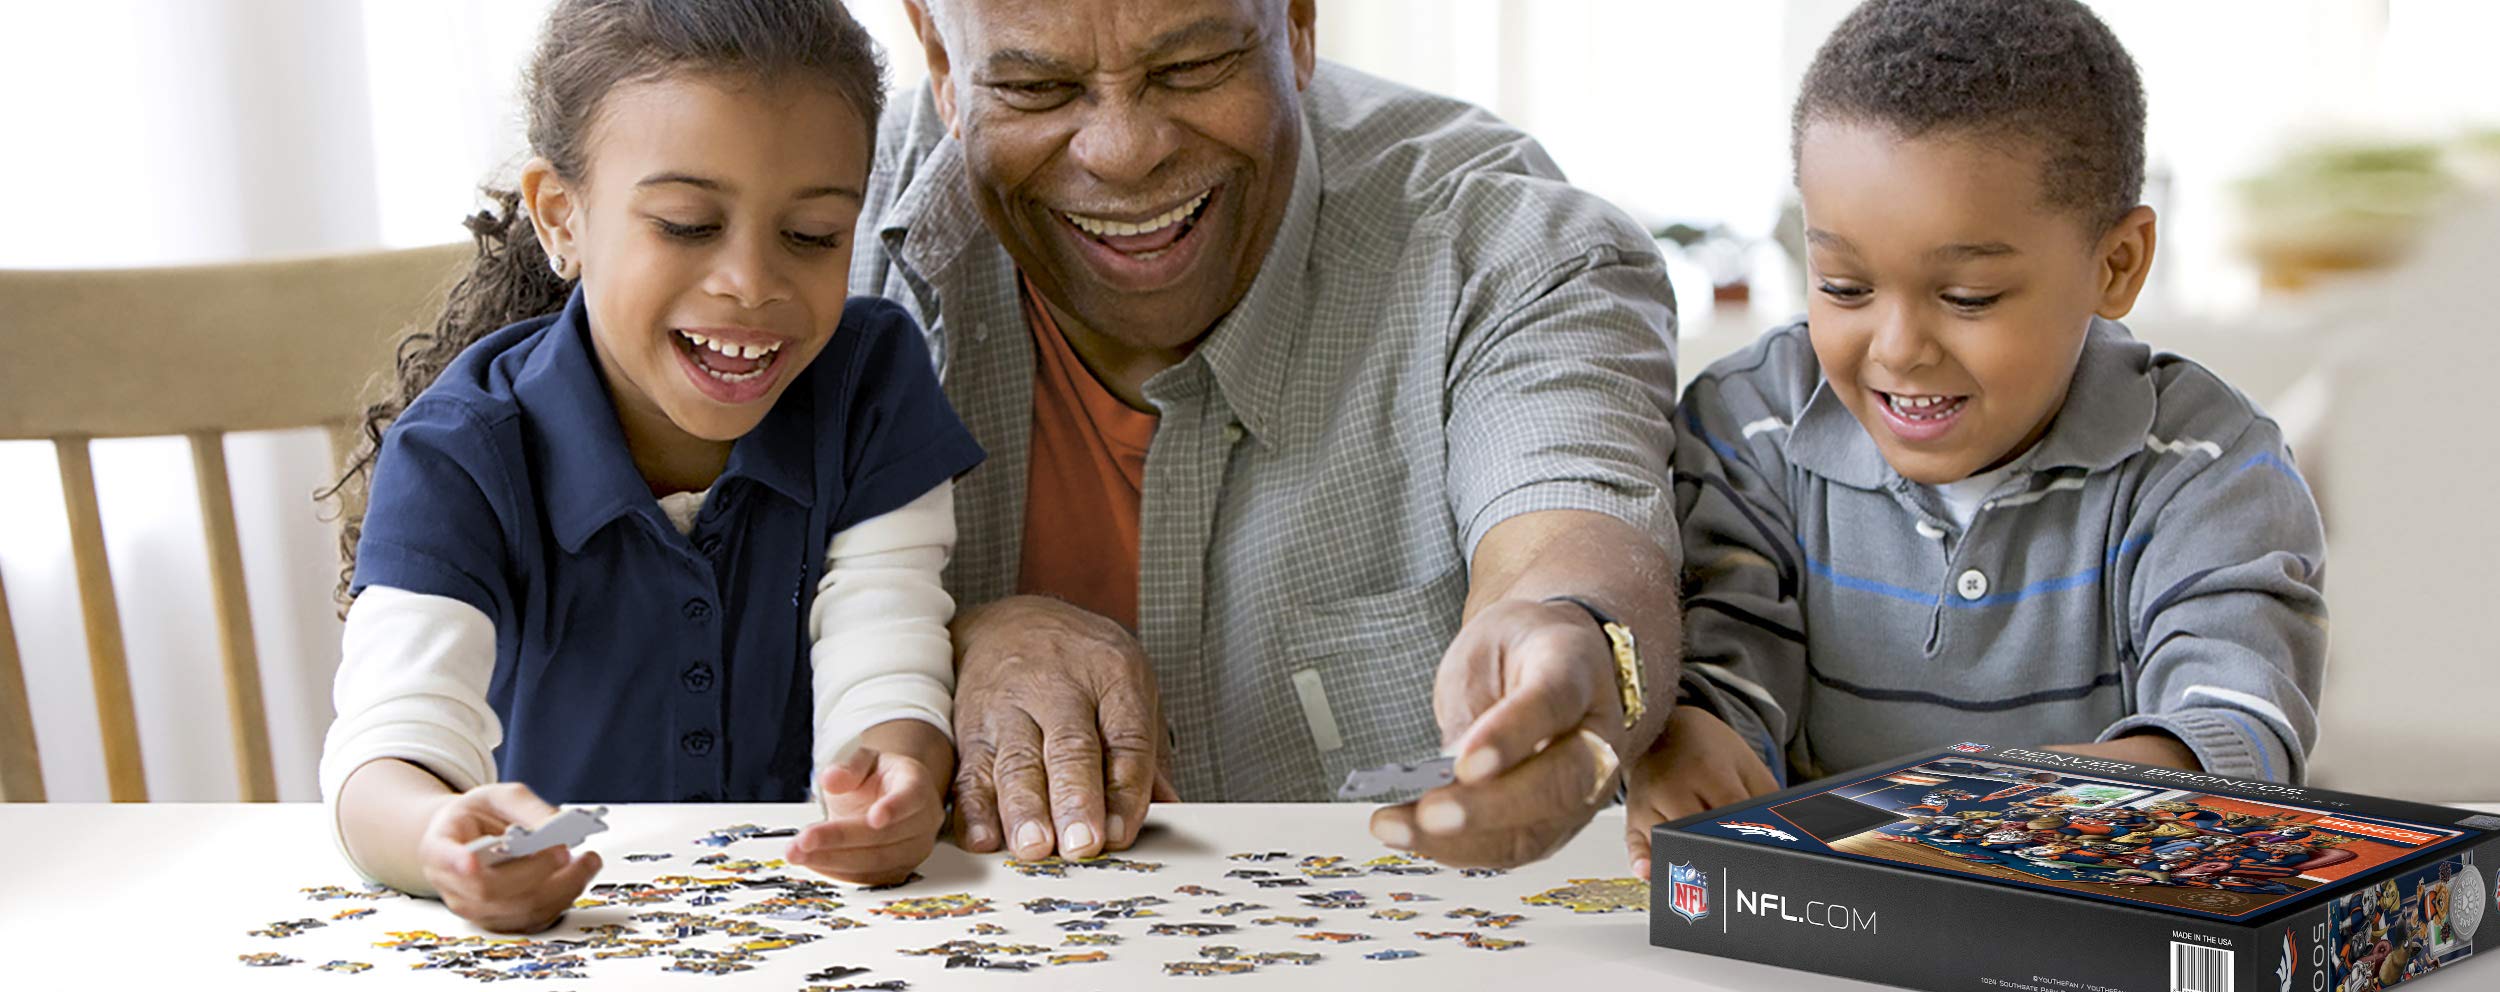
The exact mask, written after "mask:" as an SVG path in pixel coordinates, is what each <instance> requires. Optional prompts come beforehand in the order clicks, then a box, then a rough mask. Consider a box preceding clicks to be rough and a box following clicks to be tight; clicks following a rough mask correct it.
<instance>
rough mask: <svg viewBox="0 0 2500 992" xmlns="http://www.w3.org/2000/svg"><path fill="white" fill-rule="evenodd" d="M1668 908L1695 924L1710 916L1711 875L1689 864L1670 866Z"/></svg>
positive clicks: (1668, 871) (1668, 869)
mask: <svg viewBox="0 0 2500 992" xmlns="http://www.w3.org/2000/svg"><path fill="white" fill-rule="evenodd" d="M1667 907H1668V908H1670V909H1673V910H1675V915H1677V916H1681V917H1683V918H1685V919H1686V920H1688V921H1693V922H1698V921H1700V919H1701V918H1702V917H1705V916H1708V915H1710V873H1708V872H1705V871H1702V870H1701V869H1699V868H1695V867H1693V866H1692V865H1689V864H1681V865H1668V866H1667Z"/></svg>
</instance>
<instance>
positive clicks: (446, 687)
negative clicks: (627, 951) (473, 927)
mask: <svg viewBox="0 0 2500 992" xmlns="http://www.w3.org/2000/svg"><path fill="white" fill-rule="evenodd" d="M341 643H342V648H343V652H342V657H341V659H340V663H339V674H338V680H337V683H336V689H335V703H336V705H337V707H338V712H339V718H338V720H337V721H336V722H334V723H332V724H331V725H330V734H329V737H328V739H327V740H326V741H325V742H324V745H323V749H322V759H321V784H322V793H323V796H324V797H325V798H326V799H328V800H329V803H330V808H331V814H332V816H333V818H334V823H335V825H336V827H337V840H338V844H339V849H340V850H341V852H343V853H344V854H345V855H346V856H347V860H348V863H349V864H350V865H353V866H354V867H355V868H356V870H357V871H359V872H362V873H363V874H364V875H365V876H366V877H368V878H371V879H373V880H375V881H377V882H381V883H383V884H385V885H388V886H391V887H392V888H395V889H399V890H401V891H403V892H408V893H411V894H414V895H422V896H434V897H438V898H440V899H442V900H443V902H444V904H445V905H447V906H449V907H450V908H451V909H452V911H453V912H456V913H458V914H460V915H461V916H462V917H463V918H466V919H468V920H470V921H472V922H474V923H476V924H478V925H479V926H482V927H485V928H487V929H490V930H497V931H503V932H512V933H521V932H529V931H534V930H539V929H543V928H544V927H546V926H547V925H548V924H550V923H553V922H554V921H555V919H556V917H558V916H559V915H561V914H562V913H563V912H564V910H565V908H566V907H568V906H570V905H571V904H572V901H573V899H574V897H576V896H578V895H580V894H581V891H582V888H583V887H584V886H586V885H588V884H589V883H590V879H591V876H593V875H595V874H597V873H598V870H599V866H600V861H599V856H598V855H596V854H585V855H582V856H580V857H575V856H573V854H572V853H571V852H570V851H569V850H566V849H562V848H558V849H553V850H548V851H542V852H539V853H538V854H534V855H531V856H529V857H527V858H522V859H519V860H516V861H511V862H506V863H504V864H501V865H495V866H492V867H488V866H485V865H481V864H479V863H478V860H477V858H476V856H475V855H473V854H471V853H470V852H469V850H468V843H469V842H470V841H472V840H475V839H477V838H480V837H486V836H490V835H494V834H500V833H502V832H503V831H504V828H506V827H508V826H510V825H512V824H516V823H518V824H523V825H528V826H536V825H538V824H540V823H544V822H546V820H547V819H548V818H549V817H552V816H554V815H555V813H556V810H555V808H554V807H552V806H549V805H548V804H547V803H546V802H544V801H542V800H540V799H539V798H538V797H537V796H536V795H534V794H532V793H531V792H530V791H529V789H528V788H527V787H525V786H522V785H520V784H519V783H496V782H495V764H494V758H493V754H494V749H495V745H496V744H497V743H498V742H499V741H501V740H502V738H503V729H502V724H501V722H500V721H498V720H497V719H496V717H495V713H494V710H493V709H491V708H489V707H488V706H487V703H486V685H487V680H488V679H489V677H491V675H492V674H493V672H494V667H495V630H494V624H493V622H492V621H490V620H488V619H487V617H486V615H485V614H484V613H481V612H479V611H478V610H477V608H476V607H473V606H470V605H469V604H467V603H464V602H461V601H460V600H457V599H452V598H450V597H445V596H428V595H423V594H419V593H413V592H408V591H406V590H402V589H394V588H391V587H388V586H370V587H367V588H366V589H365V590H364V592H363V594H362V595H360V596H358V597H357V599H356V603H355V605H354V606H352V607H350V608H349V609H348V612H347V632H346V636H345V637H344V639H343V640H342V642H341Z"/></svg>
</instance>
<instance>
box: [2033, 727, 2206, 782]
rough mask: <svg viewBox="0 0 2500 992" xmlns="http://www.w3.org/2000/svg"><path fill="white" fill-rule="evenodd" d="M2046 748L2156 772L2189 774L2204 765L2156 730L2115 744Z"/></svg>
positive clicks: (2114, 742) (2132, 735)
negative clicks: (2167, 770) (2153, 768)
mask: <svg viewBox="0 0 2500 992" xmlns="http://www.w3.org/2000/svg"><path fill="white" fill-rule="evenodd" d="M2048 748H2049V750H2052V751H2064V752H2066V753H2068V754H2080V755H2083V756H2085V757H2090V758H2114V759H2117V760H2119V761H2128V762H2133V763H2135V764H2139V765H2153V766H2156V767H2160V768H2177V769H2180V770H2182V771H2191V772H2201V771H2204V770H2205V764H2204V762H2201V761H2198V760H2196V752H2194V751H2191V750H2188V746H2187V745H2186V744H2185V743H2183V742H2181V741H2180V740H2179V739H2178V738H2176V737H2172V736H2170V735H2169V734H2165V733H2162V732H2161V731H2158V730H2144V731H2141V732H2138V733H2132V734H2128V735H2126V736H2124V737H2120V738H2118V739H2117V740H2110V741H2098V742H2095V743H2091V744H2051V745H2048Z"/></svg>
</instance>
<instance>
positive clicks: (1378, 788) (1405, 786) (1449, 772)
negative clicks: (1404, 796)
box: [1337, 754, 1458, 799]
mask: <svg viewBox="0 0 2500 992" xmlns="http://www.w3.org/2000/svg"><path fill="white" fill-rule="evenodd" d="M1457 767H1458V758H1457V757H1456V756H1455V755H1447V754H1444V755H1440V756H1438V757H1433V758H1426V759H1424V760H1422V761H1392V762H1390V763H1388V764H1385V765H1381V766H1380V767H1378V768H1357V769H1354V770H1352V771H1349V772H1347V773H1346V776H1345V784H1343V785H1340V786H1338V787H1337V798H1339V799H1369V798H1371V797H1373V796H1384V795H1389V794H1391V793H1398V792H1422V791H1425V790H1428V789H1438V788H1440V787H1442V786H1445V785H1448V784H1450V783H1452V782H1456V781H1458V773H1457V772H1456V771H1455V769H1456V768H1457Z"/></svg>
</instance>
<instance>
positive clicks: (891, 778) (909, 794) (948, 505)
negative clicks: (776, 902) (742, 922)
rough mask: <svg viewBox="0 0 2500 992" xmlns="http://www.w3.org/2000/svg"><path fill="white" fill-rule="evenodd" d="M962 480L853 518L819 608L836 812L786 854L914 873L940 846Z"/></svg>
mask: <svg viewBox="0 0 2500 992" xmlns="http://www.w3.org/2000/svg"><path fill="white" fill-rule="evenodd" d="M954 542H955V507H954V484H953V483H951V482H941V483H939V484H938V485H937V486H935V487H934V488H932V489H930V490H929V491H928V492H927V493H924V494H922V495H921V496H920V497H919V498H917V499H915V500H913V501H912V502H911V503H909V504H906V505H905V506H903V507H902V508H901V509H898V510H895V511H893V512H891V513H887V514H884V515H882V516H878V517H874V518H871V519H869V520H866V521H863V522H861V523H859V524H856V525H853V526H852V527H850V528H849V529H847V530H844V531H843V532H842V533H840V534H837V535H835V536H834V538H833V542H832V544H831V546H830V547H829V548H828V549H827V551H826V558H827V563H826V569H825V578H824V581H823V582H822V583H821V584H819V586H818V587H817V593H816V601H815V605H814V607H813V609H812V610H811V612H810V614H809V632H810V634H811V635H812V636H813V637H814V639H815V643H814V645H813V647H812V648H811V650H810V654H809V661H810V665H811V666H812V668H813V671H814V677H813V680H812V682H813V688H814V691H815V714H816V721H815V732H816V738H815V763H814V764H815V769H816V772H815V776H814V781H815V787H816V792H817V797H818V799H819V800H820V801H821V802H822V803H823V804H824V810H825V819H824V821H823V822H820V823H818V824H816V825H814V826H811V827H809V828H808V829H807V830H806V831H804V832H802V833H801V834H800V835H799V836H798V838H796V839H795V840H793V841H792V842H791V845H790V852H789V855H788V857H789V860H790V861H792V862H793V863H796V864H800V865H805V866H807V867H809V868H812V869H814V870H816V871H819V872H823V873H825V874H828V875H833V876H836V877H839V878H844V879H848V880H851V881H855V882H868V883H881V882H889V881H897V880H900V879H902V878H905V877H908V876H909V874H910V872H911V869H912V868H913V867H915V866H917V865H918V864H919V863H920V862H921V861H923V860H925V859H926V858H927V857H928V855H929V852H930V850H932V849H933V848H934V846H935V844H936V839H937V831H938V826H939V825H940V824H941V823H942V822H943V819H944V816H945V796H946V784H947V782H948V781H949V780H950V779H951V778H952V777H953V775H954V768H955V751H954V743H953V737H952V721H951V719H950V717H951V715H952V712H953V709H954V687H955V674H954V647H953V642H952V641H951V640H950V639H949V637H948V635H947V629H946V625H947V622H948V621H949V620H950V619H952V618H953V617H954V613H955V601H954V598H953V597H951V596H949V595H947V593H946V589H945V586H944V585H943V584H942V583H941V581H940V578H939V573H940V572H942V571H943V570H944V569H945V567H946V558H947V555H948V553H949V552H950V551H951V550H952V549H953V547H954Z"/></svg>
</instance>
